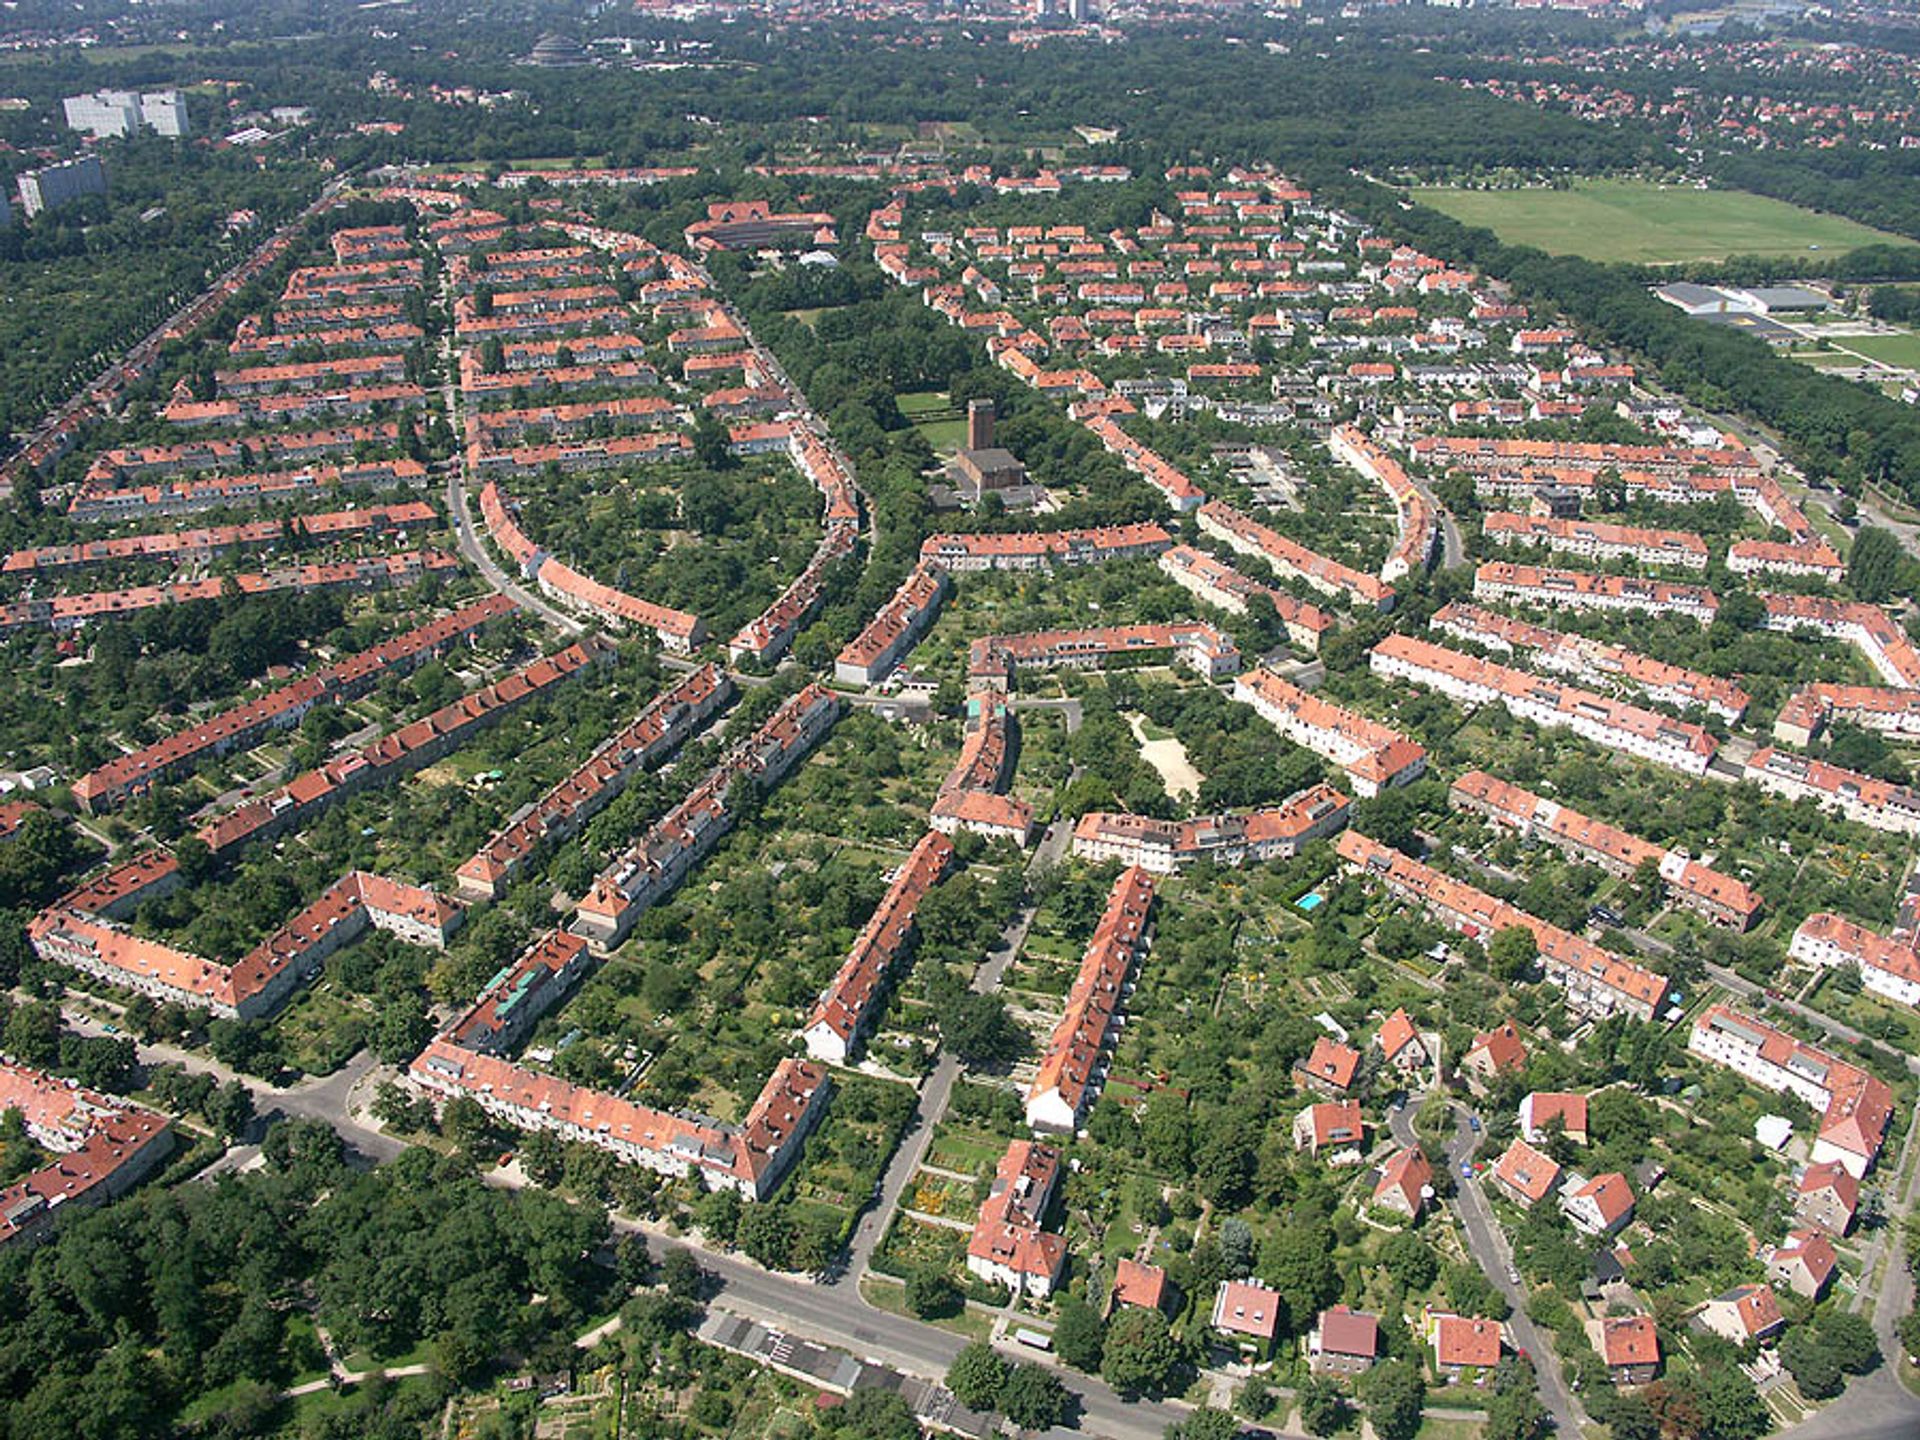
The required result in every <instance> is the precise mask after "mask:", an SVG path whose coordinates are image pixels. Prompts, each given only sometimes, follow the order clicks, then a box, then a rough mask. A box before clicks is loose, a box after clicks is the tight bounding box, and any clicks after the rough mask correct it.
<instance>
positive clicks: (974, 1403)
mask: <svg viewBox="0 0 1920 1440" xmlns="http://www.w3.org/2000/svg"><path fill="white" fill-rule="evenodd" d="M1006 1383H1007V1362H1006V1361H1005V1360H1002V1359H1001V1358H1000V1355H999V1352H998V1351H996V1350H995V1349H994V1348H993V1347H992V1346H991V1345H989V1344H987V1343H986V1341H984V1340H976V1341H974V1342H973V1343H972V1344H971V1345H968V1346H967V1347H966V1348H965V1349H963V1350H962V1351H961V1352H960V1353H959V1354H958V1355H956V1356H954V1357H953V1364H951V1365H949V1366H948V1367H947V1389H949V1390H951V1391H952V1392H953V1396H954V1398H955V1399H956V1400H958V1401H959V1402H960V1403H961V1404H962V1405H964V1406H966V1407H967V1408H968V1409H969V1410H981V1411H987V1410H997V1409H999V1408H1000V1387H1001V1386H1003V1385H1005V1384H1006Z"/></svg>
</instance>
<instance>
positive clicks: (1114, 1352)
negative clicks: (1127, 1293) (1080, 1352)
mask: <svg viewBox="0 0 1920 1440" xmlns="http://www.w3.org/2000/svg"><path fill="white" fill-rule="evenodd" d="M1184 1358H1185V1357H1184V1356H1183V1355H1182V1354H1181V1351H1180V1346H1179V1344H1178V1342H1176V1341H1175V1340H1174V1338H1173V1334H1172V1332H1171V1331H1170V1330H1169V1329H1168V1328H1167V1317H1166V1316H1164V1315H1162V1314H1161V1313H1160V1312H1159V1311H1158V1310H1142V1309H1140V1308H1138V1307H1136V1306H1132V1305H1129V1306H1127V1307H1126V1308H1125V1309H1124V1310H1122V1311H1121V1312H1120V1313H1119V1314H1118V1315H1116V1316H1115V1317H1114V1318H1113V1322H1112V1323H1111V1324H1110V1325H1108V1326H1107V1340H1106V1345H1105V1347H1104V1348H1103V1350H1102V1352H1101V1360H1100V1376H1101V1378H1102V1379H1104V1380H1105V1381H1106V1382H1107V1383H1108V1384H1109V1385H1111V1386H1113V1388H1114V1389H1116V1390H1118V1391H1119V1392H1120V1393H1121V1394H1123V1395H1139V1394H1158V1393H1160V1392H1161V1391H1164V1390H1165V1389H1166V1388H1167V1387H1168V1385H1169V1384H1171V1383H1172V1380H1173V1375H1174V1371H1175V1370H1176V1369H1178V1367H1179V1365H1180V1363H1181V1361H1182V1360H1183V1359H1184Z"/></svg>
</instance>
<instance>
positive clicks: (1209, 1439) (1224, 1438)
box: [1166, 1405, 1240, 1440]
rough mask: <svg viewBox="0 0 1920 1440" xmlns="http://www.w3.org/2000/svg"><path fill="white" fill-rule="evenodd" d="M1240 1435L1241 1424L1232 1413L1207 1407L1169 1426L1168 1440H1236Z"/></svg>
mask: <svg viewBox="0 0 1920 1440" xmlns="http://www.w3.org/2000/svg"><path fill="white" fill-rule="evenodd" d="M1239 1433H1240V1422H1239V1421H1237V1420H1235V1419H1234V1418H1233V1412H1232V1411H1230V1410H1215V1409H1214V1408H1213V1407H1212V1406H1211V1405H1207V1406H1202V1407H1201V1408H1200V1409H1198V1410H1196V1411H1194V1412H1193V1414H1191V1415H1189V1416H1188V1417H1187V1418H1186V1419H1184V1420H1181V1421H1179V1422H1177V1423H1175V1424H1172V1425H1169V1426H1168V1427H1167V1429H1166V1440H1234V1437H1235V1436H1236V1435H1238V1434H1239Z"/></svg>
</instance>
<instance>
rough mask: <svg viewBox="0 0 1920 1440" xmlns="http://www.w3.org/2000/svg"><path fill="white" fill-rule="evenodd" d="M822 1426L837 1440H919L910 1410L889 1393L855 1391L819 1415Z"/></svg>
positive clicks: (886, 1391)
mask: <svg viewBox="0 0 1920 1440" xmlns="http://www.w3.org/2000/svg"><path fill="white" fill-rule="evenodd" d="M821 1421H822V1425H823V1427H824V1428H825V1429H826V1431H827V1433H828V1434H831V1435H834V1436H836V1437H839V1440H920V1422H919V1421H918V1420H917V1419H915V1418H914V1413H913V1407H912V1406H911V1405H909V1404H907V1402H906V1399H905V1398H904V1397H903V1396H901V1395H899V1394H898V1393H896V1392H895V1391H892V1390H875V1389H871V1388H869V1389H863V1390H856V1391H854V1392H853V1394H851V1395H849V1396H848V1397H847V1398H846V1402H845V1403H844V1404H842V1405H837V1406H835V1407H834V1408H833V1409H832V1410H828V1411H826V1412H824V1413H823V1415H822V1417H821Z"/></svg>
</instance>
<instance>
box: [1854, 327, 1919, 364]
mask: <svg viewBox="0 0 1920 1440" xmlns="http://www.w3.org/2000/svg"><path fill="white" fill-rule="evenodd" d="M1833 343H1834V344H1835V345H1837V346H1839V347H1840V348H1841V349H1843V350H1851V351H1853V352H1854V354H1856V355H1865V356H1866V357H1868V358H1869V359H1871V360H1878V361H1881V362H1882V363H1884V364H1887V365H1898V366H1900V367H1901V368H1902V369H1904V370H1920V335H1915V334H1913V333H1912V332H1911V331H1908V332H1906V333H1904V334H1900V335H1842V336H1835V337H1834V341H1833Z"/></svg>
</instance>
